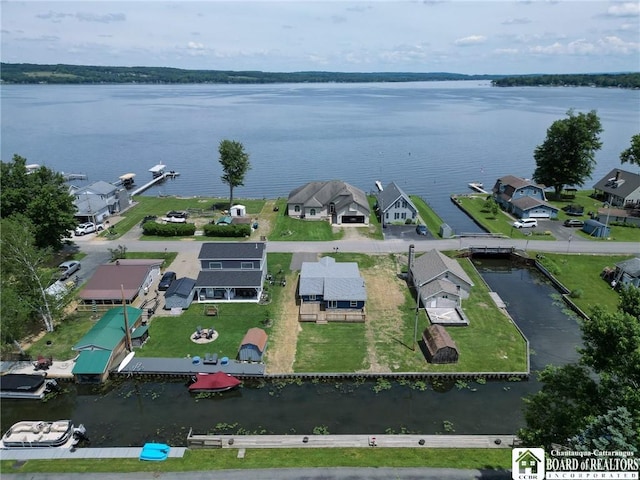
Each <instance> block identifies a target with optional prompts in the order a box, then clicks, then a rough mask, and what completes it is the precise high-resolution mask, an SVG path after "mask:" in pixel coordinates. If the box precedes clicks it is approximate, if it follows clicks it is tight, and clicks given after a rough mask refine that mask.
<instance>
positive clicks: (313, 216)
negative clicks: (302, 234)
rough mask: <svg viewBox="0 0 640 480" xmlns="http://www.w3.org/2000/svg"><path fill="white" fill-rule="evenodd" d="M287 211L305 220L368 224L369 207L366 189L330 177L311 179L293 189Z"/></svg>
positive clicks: (293, 216) (336, 223)
mask: <svg viewBox="0 0 640 480" xmlns="http://www.w3.org/2000/svg"><path fill="white" fill-rule="evenodd" d="M287 215H289V216H290V217H292V218H301V219H305V220H324V221H329V222H331V223H332V224H335V225H342V224H361V225H368V224H369V215H370V208H369V202H368V200H367V196H366V195H365V193H364V192H363V191H362V190H360V189H359V188H356V187H354V186H352V185H349V184H348V183H345V182H342V181H339V180H331V181H328V182H309V183H307V184H305V185H302V186H301V187H298V188H296V189H295V190H293V191H291V193H290V194H289V198H288V200H287Z"/></svg>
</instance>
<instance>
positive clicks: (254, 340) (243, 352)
mask: <svg viewBox="0 0 640 480" xmlns="http://www.w3.org/2000/svg"><path fill="white" fill-rule="evenodd" d="M268 338H269V337H268V335H267V332H265V331H264V330H262V329H261V328H257V327H256V328H250V329H249V330H247V333H246V335H245V336H244V338H243V339H242V343H241V344H240V350H239V351H238V360H240V361H241V362H261V361H262V356H263V355H264V352H265V350H266V349H267V340H268Z"/></svg>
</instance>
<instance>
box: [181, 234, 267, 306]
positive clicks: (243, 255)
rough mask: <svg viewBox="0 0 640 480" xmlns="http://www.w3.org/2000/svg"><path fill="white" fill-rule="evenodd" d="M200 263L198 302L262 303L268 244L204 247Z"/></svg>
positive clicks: (222, 244)
mask: <svg viewBox="0 0 640 480" xmlns="http://www.w3.org/2000/svg"><path fill="white" fill-rule="evenodd" d="M198 261H199V262H200V273H199V274H198V278H197V280H196V284H195V287H194V290H195V292H196V293H195V299H196V300H195V301H196V302H200V303H214V302H216V303H219V302H259V301H260V298H261V297H262V290H263V285H264V280H265V277H266V274H267V246H266V243H265V242H212V243H203V244H202V247H200V254H199V255H198Z"/></svg>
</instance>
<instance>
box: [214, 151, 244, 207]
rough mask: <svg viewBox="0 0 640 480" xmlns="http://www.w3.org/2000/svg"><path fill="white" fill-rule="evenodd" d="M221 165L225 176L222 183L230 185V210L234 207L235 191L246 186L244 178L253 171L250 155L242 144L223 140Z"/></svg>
mask: <svg viewBox="0 0 640 480" xmlns="http://www.w3.org/2000/svg"><path fill="white" fill-rule="evenodd" d="M218 152H219V153H220V165H222V171H223V172H224V174H223V175H222V177H220V178H221V179H222V181H223V182H224V183H226V184H227V185H229V208H231V206H232V205H233V189H234V188H235V187H240V186H242V185H244V177H245V175H246V174H247V172H248V171H249V170H250V169H251V164H250V163H249V154H248V153H246V152H245V151H244V147H243V145H242V144H241V143H240V142H236V141H235V140H222V141H221V142H220V145H219V146H218Z"/></svg>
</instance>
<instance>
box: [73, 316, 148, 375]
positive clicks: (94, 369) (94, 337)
mask: <svg viewBox="0 0 640 480" xmlns="http://www.w3.org/2000/svg"><path fill="white" fill-rule="evenodd" d="M125 314H126V320H125ZM126 325H128V326H129V332H127V327H126ZM139 328H142V329H144V328H146V326H145V325H142V310H141V309H139V308H135V307H131V306H129V305H127V306H126V307H116V308H112V309H110V310H108V311H107V312H105V314H104V315H103V316H102V317H101V318H100V320H98V321H97V322H96V324H95V325H94V326H93V327H92V328H91V330H89V331H88V332H87V333H86V334H85V335H84V336H83V337H82V338H81V339H80V340H79V341H78V342H77V343H76V344H75V345H74V346H73V347H71V348H72V350H75V351H77V352H79V353H78V357H77V358H76V362H75V366H74V367H73V370H72V372H71V373H72V374H73V376H74V377H75V379H76V381H77V382H78V383H101V382H103V381H105V380H106V378H107V377H108V376H109V372H110V371H111V370H112V369H113V368H115V366H116V365H117V364H118V362H119V361H120V360H122V357H123V356H124V355H125V354H126V351H127V350H130V349H131V345H128V342H130V341H131V336H132V334H134V335H135V332H136V330H137V329H139ZM136 336H137V335H136Z"/></svg>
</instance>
